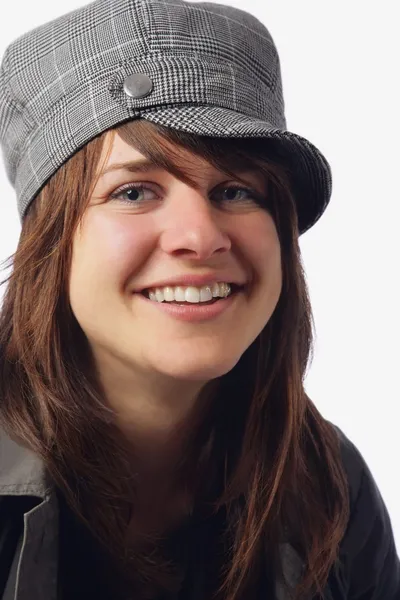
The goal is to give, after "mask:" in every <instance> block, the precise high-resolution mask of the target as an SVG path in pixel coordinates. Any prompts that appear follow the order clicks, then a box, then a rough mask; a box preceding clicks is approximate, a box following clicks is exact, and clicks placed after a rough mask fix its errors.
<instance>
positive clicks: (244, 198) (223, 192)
mask: <svg viewBox="0 0 400 600" xmlns="http://www.w3.org/2000/svg"><path fill="white" fill-rule="evenodd" d="M213 195H214V196H215V195H216V196H218V197H219V200H220V201H222V202H227V203H228V204H236V203H249V202H250V203H253V204H254V203H257V204H260V203H261V202H263V197H262V195H261V194H260V193H259V192H257V191H256V190H254V189H252V188H247V187H244V186H241V185H223V186H221V187H220V188H219V189H218V190H216V191H215V192H214V194H213Z"/></svg>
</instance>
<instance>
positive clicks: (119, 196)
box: [110, 183, 155, 204]
mask: <svg viewBox="0 0 400 600" xmlns="http://www.w3.org/2000/svg"><path fill="white" fill-rule="evenodd" d="M145 191H150V192H151V193H152V194H155V192H154V191H153V190H152V189H151V188H150V187H146V186H144V185H142V184H138V185H133V184H132V183H130V184H129V185H127V186H125V187H122V188H120V189H119V190H117V191H116V192H114V193H113V194H111V196H110V198H111V199H112V200H120V201H121V202H123V203H125V204H142V203H143V202H145V199H144V198H143V194H144V192H145ZM123 196H126V198H125V199H124V198H123Z"/></svg>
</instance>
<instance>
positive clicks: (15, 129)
mask: <svg viewBox="0 0 400 600" xmlns="http://www.w3.org/2000/svg"><path fill="white" fill-rule="evenodd" d="M136 118H143V119H147V120H148V121H151V122H153V123H158V124H161V125H164V126H167V127H170V128H174V129H178V130H182V131H186V132H190V133H195V134H198V135H203V136H214V137H233V138H237V137H240V138H241V137H262V138H266V139H273V140H275V142H274V143H275V144H276V146H277V148H278V147H279V153H280V156H282V157H283V160H284V161H285V164H286V166H287V167H288V169H289V172H290V177H291V181H292V185H293V189H294V194H295V199H296V203H297V211H298V217H299V233H300V234H301V233H304V232H305V231H306V230H307V229H309V228H310V227H311V226H312V225H314V223H315V222H316V221H317V220H318V219H319V217H320V216H321V215H322V213H323V212H324V210H325V208H326V206H327V204H328V202H329V199H330V195H331V173H330V168H329V165H328V163H327V161H326V159H325V158H324V157H323V155H322V154H321V153H320V152H319V151H318V150H317V148H315V147H314V146H313V145H312V144H311V143H310V142H309V141H307V140H306V139H304V138H302V137H300V136H298V135H296V134H294V133H292V132H289V131H287V130H286V121H285V114H284V100H283V92H282V79H281V70H280V63H279V56H278V53H277V50H276V47H275V44H274V42H273V40H272V38H271V35H270V33H269V31H268V30H267V29H266V28H265V26H264V25H263V24H262V23H260V21H259V20H258V19H256V18H255V17H253V16H252V15H250V14H248V13H247V12H245V11H243V10H239V9H236V8H231V7H227V6H223V5H219V4H212V3H190V2H185V1H184V0H95V1H94V2H92V3H91V4H89V5H87V6H84V7H83V8H80V9H78V10H75V11H73V12H70V13H68V14H66V15H63V16H62V17H60V18H58V19H55V20H53V21H51V22H49V23H46V24H44V25H42V26H40V27H38V28H36V29H34V30H32V31H30V32H28V33H26V34H24V35H23V36H21V37H20V38H18V39H17V40H15V41H14V42H13V43H11V44H10V45H9V46H8V48H7V49H6V52H5V54H4V57H3V60H2V64H1V67H0V144H1V148H2V151H3V158H4V163H5V168H6V172H7V175H8V178H9V181H10V182H11V184H12V185H13V186H14V188H15V190H16V194H17V202H18V210H19V214H20V217H21V219H23V218H24V215H25V214H26V211H27V208H28V206H29V205H30V203H31V201H32V200H33V199H34V198H35V196H36V195H37V193H38V192H39V191H40V189H41V187H42V186H43V185H44V184H45V183H46V181H47V180H48V179H49V177H51V175H53V174H54V173H55V172H56V171H57V169H58V168H59V167H60V166H61V165H62V164H63V163H64V162H65V161H66V160H67V159H68V158H69V157H71V156H72V155H73V154H74V153H75V152H76V151H77V150H78V149H79V148H81V147H82V146H83V145H85V144H86V143H87V142H89V141H90V140H91V139H92V138H94V137H95V136H97V135H98V134H100V133H101V132H103V131H105V130H107V129H109V128H111V127H113V126H115V125H117V124H119V123H121V122H123V121H126V120H128V119H136Z"/></svg>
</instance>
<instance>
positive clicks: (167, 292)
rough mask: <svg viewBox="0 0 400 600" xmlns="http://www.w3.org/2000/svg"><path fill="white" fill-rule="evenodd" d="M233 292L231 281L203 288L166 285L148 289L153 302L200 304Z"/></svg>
mask: <svg viewBox="0 0 400 600" xmlns="http://www.w3.org/2000/svg"><path fill="white" fill-rule="evenodd" d="M230 293H231V286H230V285H229V283H225V282H223V283H214V284H212V285H205V286H203V287H201V288H197V287H194V286H188V287H181V286H177V287H164V288H156V289H152V290H148V297H149V298H150V300H153V302H173V301H175V302H188V303H190V304H198V303H200V302H209V301H210V300H212V299H213V298H226V297H227V296H229V294H230Z"/></svg>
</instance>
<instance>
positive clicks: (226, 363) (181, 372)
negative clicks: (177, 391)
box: [157, 356, 240, 381]
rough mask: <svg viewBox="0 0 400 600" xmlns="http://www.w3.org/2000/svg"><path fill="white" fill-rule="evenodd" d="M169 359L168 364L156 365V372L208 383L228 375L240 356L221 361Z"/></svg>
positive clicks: (185, 358)
mask: <svg viewBox="0 0 400 600" xmlns="http://www.w3.org/2000/svg"><path fill="white" fill-rule="evenodd" d="M171 358H172V357H171V356H170V357H169V359H170V360H169V361H168V364H165V363H164V364H162V363H161V362H160V363H158V365H157V371H159V372H160V371H162V372H163V373H164V375H166V376H170V377H173V378H175V379H182V380H185V381H210V380H211V379H217V378H218V377H222V376H223V375H226V373H229V371H231V370H232V369H233V367H234V366H235V365H236V364H237V363H238V362H239V359H240V356H235V357H225V358H224V359H221V360H204V359H203V360H197V361H196V360H193V359H192V360H187V357H184V358H183V359H178V358H177V359H176V360H175V361H174V362H172V361H171Z"/></svg>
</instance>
